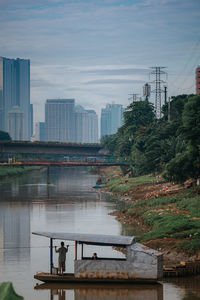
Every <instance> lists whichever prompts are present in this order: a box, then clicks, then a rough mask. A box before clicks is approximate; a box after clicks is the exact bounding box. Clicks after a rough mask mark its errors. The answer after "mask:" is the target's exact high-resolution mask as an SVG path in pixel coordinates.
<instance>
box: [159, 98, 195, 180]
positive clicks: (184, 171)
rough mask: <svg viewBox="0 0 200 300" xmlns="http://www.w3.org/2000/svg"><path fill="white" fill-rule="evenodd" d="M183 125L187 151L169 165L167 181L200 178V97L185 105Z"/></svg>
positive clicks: (191, 99)
mask: <svg viewBox="0 0 200 300" xmlns="http://www.w3.org/2000/svg"><path fill="white" fill-rule="evenodd" d="M182 124H183V125H182V129H181V131H182V136H183V138H184V139H185V142H186V143H187V146H186V149H185V150H184V151H183V152H180V153H178V154H177V155H176V156H175V158H174V159H172V160H171V161H170V162H169V163H168V164H167V166H166V170H165V172H164V177H165V178H166V179H168V180H172V181H176V182H183V181H185V180H186V179H188V178H190V177H191V178H194V179H196V178H198V177H199V176H200V96H194V97H191V98H189V100H188V102H187V103H186V104H185V106H184V110H183V114H182Z"/></svg>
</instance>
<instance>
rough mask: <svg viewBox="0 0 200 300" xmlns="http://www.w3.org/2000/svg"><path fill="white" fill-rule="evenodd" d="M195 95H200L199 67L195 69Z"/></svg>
mask: <svg viewBox="0 0 200 300" xmlns="http://www.w3.org/2000/svg"><path fill="white" fill-rule="evenodd" d="M196 94H197V95H200V66H199V67H197V68H196Z"/></svg>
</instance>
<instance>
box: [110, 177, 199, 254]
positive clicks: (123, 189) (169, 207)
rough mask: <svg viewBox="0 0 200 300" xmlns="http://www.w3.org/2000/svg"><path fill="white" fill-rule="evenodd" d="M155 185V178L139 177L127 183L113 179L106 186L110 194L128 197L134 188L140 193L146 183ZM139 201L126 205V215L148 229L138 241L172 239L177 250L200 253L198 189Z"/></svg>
mask: <svg viewBox="0 0 200 300" xmlns="http://www.w3.org/2000/svg"><path fill="white" fill-rule="evenodd" d="M156 182H157V179H156V178H155V177H150V176H141V177H136V178H130V179H128V180H127V179H125V178H118V179H114V180H111V181H109V182H108V184H107V185H106V186H107V188H108V189H109V190H110V191H112V192H116V193H118V194H120V195H124V194H125V193H128V194H129V191H130V190H131V189H132V188H133V187H135V186H140V189H141V190H142V189H143V187H144V186H146V185H147V184H152V183H156ZM155 188H156V185H155ZM143 199H144V198H141V200H140V201H137V202H136V203H134V201H129V202H128V203H127V204H126V214H127V215H129V217H130V216H132V217H133V218H139V219H140V220H142V222H143V223H144V224H145V225H147V226H148V228H149V232H146V233H145V234H143V235H141V236H140V237H139V240H140V241H150V240H155V239H166V238H167V239H168V238H173V239H175V240H176V239H177V241H179V242H178V247H180V249H181V250H184V251H185V252H187V253H191V254H194V253H197V252H198V251H200V187H194V188H189V189H185V190H182V191H181V192H180V191H179V192H177V193H174V194H172V195H170V194H169V195H166V196H162V197H158V196H157V197H154V198H152V197H151V199H147V200H143ZM132 200H134V199H132ZM180 240H182V242H180Z"/></svg>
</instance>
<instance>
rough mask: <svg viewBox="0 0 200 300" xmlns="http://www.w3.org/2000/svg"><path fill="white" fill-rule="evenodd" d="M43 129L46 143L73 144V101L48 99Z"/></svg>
mask: <svg viewBox="0 0 200 300" xmlns="http://www.w3.org/2000/svg"><path fill="white" fill-rule="evenodd" d="M45 128H46V129H45V139H46V140H47V141H59V142H74V141H75V130H74V99H48V100H47V101H46V104H45Z"/></svg>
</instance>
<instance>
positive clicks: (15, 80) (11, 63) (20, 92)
mask: <svg viewBox="0 0 200 300" xmlns="http://www.w3.org/2000/svg"><path fill="white" fill-rule="evenodd" d="M16 107H18V108H19V109H18V113H17V114H18V117H19V111H20V114H23V129H22V131H21V132H22V134H20V139H22V140H29V139H30V136H31V106H30V60H28V59H19V58H17V59H9V58H5V57H0V130H3V131H6V132H9V133H10V135H11V136H12V135H13V132H14V130H15V129H14V128H12V126H14V125H12V124H14V122H11V119H12V117H14V115H13V108H14V110H15V111H16ZM9 114H10V115H9ZM15 114H16V113H15ZM9 116H10V117H9ZM16 116H17V115H16ZM19 118H22V117H19ZM12 120H13V119H12ZM11 132H12V133H11ZM14 136H16V135H14ZM17 136H18V134H17ZM13 138H14V137H13ZM15 138H16V137H15Z"/></svg>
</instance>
